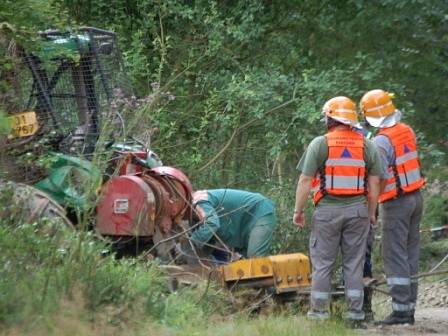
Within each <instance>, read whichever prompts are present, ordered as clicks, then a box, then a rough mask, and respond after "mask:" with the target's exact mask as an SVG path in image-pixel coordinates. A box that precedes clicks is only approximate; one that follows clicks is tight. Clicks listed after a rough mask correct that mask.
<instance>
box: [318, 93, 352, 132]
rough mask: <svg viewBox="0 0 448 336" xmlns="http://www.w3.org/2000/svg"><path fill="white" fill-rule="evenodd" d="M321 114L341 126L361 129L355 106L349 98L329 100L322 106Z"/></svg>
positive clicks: (340, 97)
mask: <svg viewBox="0 0 448 336" xmlns="http://www.w3.org/2000/svg"><path fill="white" fill-rule="evenodd" d="M322 113H323V114H324V115H325V116H326V117H328V118H332V119H334V120H336V121H339V122H341V123H343V124H346V125H350V126H353V127H361V126H360V125H359V122H358V114H357V113H356V104H355V103H354V102H353V100H351V99H350V98H347V97H344V96H339V97H334V98H331V99H330V100H328V101H327V102H326V103H325V104H324V107H323V108H322Z"/></svg>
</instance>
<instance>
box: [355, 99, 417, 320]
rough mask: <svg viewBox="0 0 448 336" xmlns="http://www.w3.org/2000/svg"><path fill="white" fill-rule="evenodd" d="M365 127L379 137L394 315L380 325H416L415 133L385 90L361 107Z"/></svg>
mask: <svg viewBox="0 0 448 336" xmlns="http://www.w3.org/2000/svg"><path fill="white" fill-rule="evenodd" d="M360 108H361V111H362V113H363V115H364V117H365V119H366V121H367V122H368V123H369V124H370V125H371V126H373V127H378V128H379V132H378V134H377V135H376V136H375V139H374V142H375V144H376V145H377V147H378V149H379V152H380V156H381V158H382V162H383V166H384V171H385V175H383V176H382V177H381V194H380V197H379V203H380V218H381V223H382V225H383V234H382V246H383V259H384V269H385V272H386V277H387V284H388V286H389V289H390V294H391V296H392V310H393V311H392V313H391V314H390V315H389V316H388V317H387V318H385V319H384V320H383V321H380V323H381V324H385V325H391V324H404V323H409V324H413V323H414V313H415V304H416V301H417V287H418V284H417V279H412V276H413V275H416V274H417V273H418V259H419V247H420V243H419V226H420V220H421V217H422V210H423V200H422V195H421V193H420V189H421V188H422V187H423V185H424V183H425V181H424V178H423V176H422V173H421V169H420V161H419V156H418V152H417V142H416V137H415V134H414V131H413V130H412V128H411V127H410V126H408V125H406V124H404V123H401V122H400V119H401V112H400V111H399V110H397V109H396V108H395V106H394V104H393V102H392V99H391V95H390V94H389V93H388V92H386V91H384V90H371V91H369V92H367V93H366V94H365V95H364V96H363V97H362V99H361V102H360Z"/></svg>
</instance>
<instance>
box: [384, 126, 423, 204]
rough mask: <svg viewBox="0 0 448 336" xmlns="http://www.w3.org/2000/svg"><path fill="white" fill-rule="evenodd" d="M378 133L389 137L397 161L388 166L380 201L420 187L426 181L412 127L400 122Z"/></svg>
mask: <svg viewBox="0 0 448 336" xmlns="http://www.w3.org/2000/svg"><path fill="white" fill-rule="evenodd" d="M378 134H380V135H384V136H386V137H387V138H388V139H389V141H390V142H391V144H392V146H393V148H394V153H395V163H394V165H391V166H389V167H388V170H387V174H386V179H387V180H386V186H385V188H384V190H383V192H382V193H381V195H380V197H379V202H380V203H382V202H385V201H387V200H390V199H393V198H395V197H397V196H398V195H400V194H405V193H410V192H412V191H415V190H418V189H420V188H421V187H422V186H423V185H424V183H425V181H424V178H423V177H422V174H421V170H420V162H419V158H418V153H417V143H416V141H415V136H414V133H413V132H412V130H411V128H410V127H409V126H407V125H405V124H402V123H398V124H396V125H395V126H392V127H388V128H383V129H381V130H380V132H379V133H378ZM397 177H398V179H397Z"/></svg>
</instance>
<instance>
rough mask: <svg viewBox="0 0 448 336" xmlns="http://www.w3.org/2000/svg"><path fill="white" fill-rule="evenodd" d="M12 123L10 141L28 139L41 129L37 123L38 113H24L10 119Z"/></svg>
mask: <svg viewBox="0 0 448 336" xmlns="http://www.w3.org/2000/svg"><path fill="white" fill-rule="evenodd" d="M9 120H10V121H11V133H10V134H9V136H8V138H9V139H14V138H17V137H27V136H30V135H33V134H35V133H36V132H37V130H38V129H39V124H38V123H37V118H36V112H34V111H31V112H23V113H18V114H15V115H13V116H11V117H9Z"/></svg>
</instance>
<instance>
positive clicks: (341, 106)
mask: <svg viewBox="0 0 448 336" xmlns="http://www.w3.org/2000/svg"><path fill="white" fill-rule="evenodd" d="M322 112H323V114H324V121H325V123H326V127H327V130H328V132H327V134H325V135H324V136H318V137H316V138H315V139H314V140H313V141H312V142H311V143H310V144H309V146H308V147H307V149H306V151H305V153H304V154H303V156H302V158H301V160H300V162H299V164H298V166H297V169H298V170H299V171H300V173H301V174H300V177H299V181H298V184H297V189H296V200H295V210H294V216H293V222H294V224H295V225H297V226H298V227H299V228H303V227H304V225H305V217H304V213H303V208H304V205H305V202H306V199H307V197H308V195H309V193H310V192H311V189H312V188H314V204H315V211H314V214H313V218H312V227H311V235H310V256H311V262H312V288H311V296H310V300H311V307H310V308H311V309H310V311H309V312H308V318H310V319H327V318H329V302H330V293H331V287H330V286H331V284H330V280H331V273H332V271H333V268H334V266H335V263H336V257H337V255H338V252H339V250H340V251H341V253H342V263H343V265H342V267H343V274H344V284H345V295H346V299H347V303H348V311H347V312H346V313H345V314H344V317H345V319H347V320H349V321H350V322H355V323H356V322H358V321H362V320H364V317H365V314H364V312H363V310H362V306H363V295H364V291H363V281H362V277H363V263H364V258H365V253H366V239H367V235H368V232H369V228H370V223H372V224H373V223H374V222H375V210H376V206H377V199H378V193H379V176H380V175H381V173H382V171H381V164H380V163H381V161H380V158H379V154H378V151H377V149H376V147H375V145H374V144H373V142H372V141H370V140H368V139H365V138H364V137H363V136H362V135H361V134H360V133H359V132H357V131H356V130H355V128H359V127H360V125H359V123H358V116H357V113H356V105H355V103H354V102H353V101H352V100H351V99H349V98H347V97H343V96H341V97H335V98H332V99H330V100H329V101H327V102H326V103H325V105H324V107H323V111H322Z"/></svg>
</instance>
